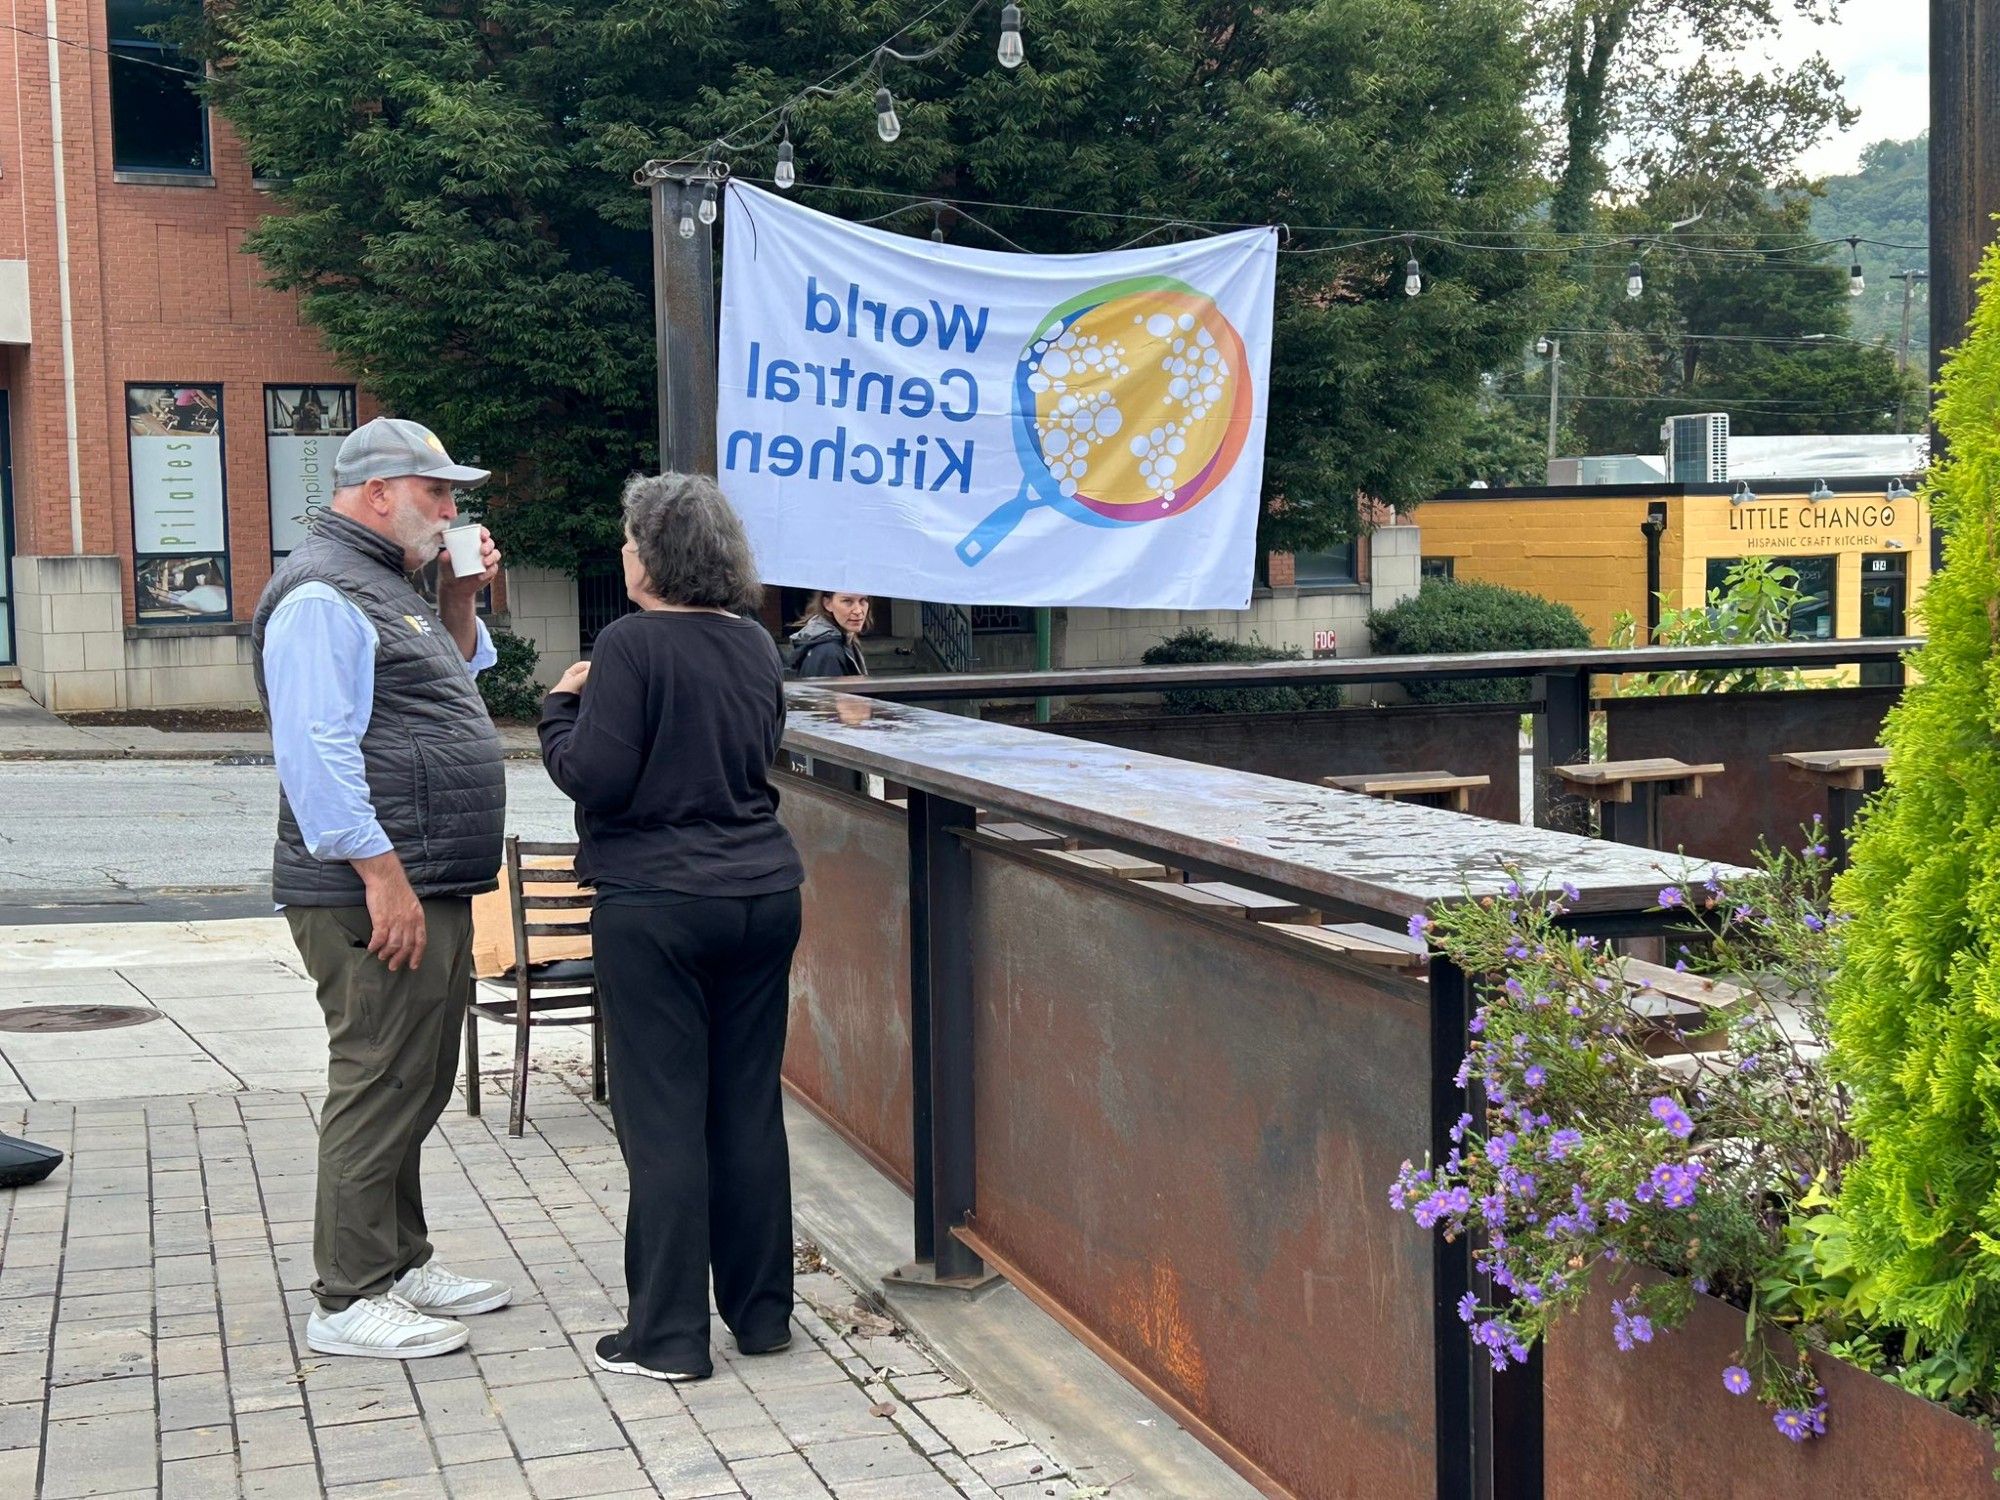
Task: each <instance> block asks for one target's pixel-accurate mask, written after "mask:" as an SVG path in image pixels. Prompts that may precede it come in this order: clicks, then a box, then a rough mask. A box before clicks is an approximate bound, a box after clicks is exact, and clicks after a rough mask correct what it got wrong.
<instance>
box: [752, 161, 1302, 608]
mask: <svg viewBox="0 0 2000 1500" xmlns="http://www.w3.org/2000/svg"><path fill="white" fill-rule="evenodd" d="M728 195H729V204H728V220H727V228H728V234H727V236H726V240H725V244H724V252H723V274H722V327H721V334H720V347H719V350H718V366H719V382H720V395H719V400H718V409H717V434H716V440H717V455H716V457H717V463H718V467H719V471H720V476H721V481H722V487H723V489H724V491H725V492H726V493H727V494H728V496H729V498H730V500H731V502H732V503H733V504H734V505H735V506H736V509H737V510H738V512H739V513H740V514H741V515H742V517H743V522H744V525H745V527H746V528H747V529H748V530H749V533H750V540H751V543H752V544H753V545H754V546H755V548H756V551H757V561H758V567H759V571H760V572H761V573H762V575H763V578H764V581H765V582H766V583H771V584H783V585H787V586H790V587H795V588H813V589H836V590H841V591H843V592H850V593H866V594H876V595H884V594H886V595H895V596H897V597H900V598H907V599H931V600H937V601H940V602H947V603H954V604H1015V605H1103V606H1110V607H1114V608H1124V609H1241V608H1244V607H1245V606H1246V605H1248V604H1249V602H1250V587H1251V581H1252V575H1253V569H1254V557H1255V546H1256V531H1257V516H1258V510H1259V504H1260V495H1261V491H1262V485H1263V474H1264V418H1265V399H1266V379H1267V374H1268V371H1269V367H1270V349H1271V301H1272V292H1273V288H1274V284H1275V279H1276V271H1277V234H1276V231H1275V230H1268V229H1256V230H1247V231H1244V232H1242V233H1238V234H1229V235H1221V236H1217V237H1215V238H1213V239H1206V240H1200V241H1196V242H1193V243H1190V244H1181V245H1163V246H1158V247H1155V248H1151V249H1144V250H1120V251H1110V252H1106V253H1103V254H1096V255H1014V254H1006V253H1001V252H996V251H990V250H968V249H961V248H959V247H956V246H949V245H941V244H936V243H933V242H932V241H930V240H927V239H913V238H909V237H906V236H904V235H899V234H890V233H887V232H884V231H882V230H876V229H865V228H859V227H856V226H854V225H851V224H847V223H845V222H843V221H841V220H839V219H834V218H830V217H828V216H827V215H825V214H819V213H815V212H813V211H812V210H810V209H806V208H801V207H799V206H798V205H797V204H794V203H791V202H789V201H787V200H786V199H784V198H781V197H779V196H777V195H776V194H773V193H767V192H763V191H761V190H759V189H757V188H752V187H747V186H745V185H744V184H742V183H736V182H732V183H731V184H729V188H728Z"/></svg>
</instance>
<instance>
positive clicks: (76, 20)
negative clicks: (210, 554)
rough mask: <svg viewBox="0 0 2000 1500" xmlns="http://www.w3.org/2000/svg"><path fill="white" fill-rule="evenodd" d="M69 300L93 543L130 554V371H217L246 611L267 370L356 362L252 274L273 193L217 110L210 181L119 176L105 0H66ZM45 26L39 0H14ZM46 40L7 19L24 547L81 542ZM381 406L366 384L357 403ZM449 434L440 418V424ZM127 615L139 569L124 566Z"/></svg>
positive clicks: (151, 377) (238, 598) (11, 382)
mask: <svg viewBox="0 0 2000 1500" xmlns="http://www.w3.org/2000/svg"><path fill="white" fill-rule="evenodd" d="M56 13H57V18H58V19H57V26H58V31H59V34H60V35H62V36H63V37H65V38H68V39H71V40H74V41H78V42H82V43H85V44H87V45H88V46H89V47H90V48H92V49H96V50H92V51H81V50H78V49H76V48H71V47H63V48H60V49H59V51H60V54H61V55H60V57H59V59H58V62H59V65H60V68H61V83H62V102H63V130H64V158H63V159H64V164H65V169H66V173H67V191H66V194H65V196H66V199H67V206H68V215H69V252H70V305H71V318H72V327H73V340H74V351H75V387H76V415H77V435H78V461H79V481H80V489H81V493H82V498H83V550H84V551H85V552H87V553H107V552H117V553H120V554H122V555H125V556H128V557H129V556H130V554H131V548H132V511H131V495H130V489H129V484H130V479H129V475H128V471H127V464H126V447H125V424H124V415H123V413H124V398H125V384H126V382H127V381H141V382H159V383H167V382H173V383H185V384H195V383H204V382H209V383H213V382H219V383H220V384H221V385H222V387H223V430H224V456H225V463H226V471H225V472H226V483H227V487H228V506H229V543H230V553H231V574H232V579H231V583H232V588H233V594H234V601H235V614H236V618H237V619H239V620H242V619H248V618H249V615H250V612H251V610H252V609H253V608H254V607H255V604H256V600H257V595H258V592H259V590H261V589H262V588H263V585H264V582H265V580H266V578H267V577H268V576H269V572H270V510H269V497H268V493H267V489H266V481H265V463H264V414H263V413H264V385H265V384H266V383H267V382H269V383H273V384H291V383H295V382H298V383H308V382H322V383H330V382H335V381H341V380H344V379H347V378H348V377H346V376H345V375H344V373H343V372H342V371H341V369H340V368H339V367H338V366H337V365H336V364H335V363H334V362H333V360H332V359H331V357H330V356H328V354H327V353H326V352H325V350H324V349H322V348H321V347H320V344H319V341H318V338H317V336H316V335H315V334H314V333H313V331H312V330H311V329H310V328H308V327H306V326H305V325H304V324H303V323H302V322H301V321H300V318H299V313H298V306H297V302H296V299H294V298H293V297H292V296H290V295H289V294H286V295H280V294H279V293H276V292H273V291H270V290H269V289H267V288H265V287H263V286H262V285H261V284H260V281H261V270H260V267H259V265H258V263H257V261H256V260H255V258H254V257H251V256H248V255H245V254H243V253H242V249H241V246H242V242H243V238H244V236H245V235H246V234H247V233H248V232H249V231H250V230H251V229H252V228H254V227H255V226H256V224H257V222H258V220H259V219H260V218H262V216H263V215H264V214H265V213H267V212H269V211H271V208H272V202H271V200H270V199H269V198H268V197H266V196H265V195H264V194H261V193H259V192H257V191H256V190H255V189H254V188H252V187H251V185H250V170H249V165H248V163H247V161H246V160H245V158H244V153H243V150H242V147H241V146H240V145H239V144H238V143H237V142H236V140H235V138H234V137H233V136H232V135H231V134H230V133H229V130H228V127H227V126H225V125H224V124H223V123H222V122H221V121H220V120H219V119H215V118H213V117H211V119H210V124H209V129H210V137H211V143H212V144H211V157H212V162H213V170H214V175H215V182H216V185H215V186H214V187H212V188H210V187H192V186H174V187H154V186H149V185H140V184H134V183H120V182H115V181H113V178H112V172H113V168H112V151H111V101H110V85H109V75H108V72H107V66H106V64H107V59H106V58H105V56H104V55H103V50H102V49H103V48H104V47H105V45H106V43H107V35H106V26H105V12H104V5H103V3H102V0H57V4H56ZM18 14H19V15H20V16H22V17H25V18H26V20H27V21H28V22H31V23H32V29H33V30H36V31H40V30H41V28H42V25H43V11H42V8H41V7H39V6H37V7H34V8H33V9H32V13H31V12H30V11H28V10H22V11H20V12H18ZM48 51H49V49H48V46H47V44H46V43H45V42H42V41H38V40H35V39H33V38H30V37H25V36H22V35H20V34H18V33H11V32H0V66H4V67H6V68H7V69H8V70H9V72H10V73H11V76H12V78H13V82H14V87H13V88H12V89H11V90H9V89H5V88H3V87H0V257H5V258H14V259H19V258H25V259H26V260H27V261H28V276H29V301H30V307H31V311H32V316H33V330H34V343H33V346H32V348H31V349H28V350H19V349H16V350H14V351H11V352H12V355H13V357H12V358H11V359H9V360H8V361H7V362H6V365H5V375H6V379H7V383H8V387H9V392H10V396H11V399H12V402H13V413H12V415H13V438H14V484H15V514H16V528H17V532H18V536H17V539H16V550H17V551H19V552H21V553H24V554H36V553H63V552H69V551H71V550H72V546H71V530H70V486H69V458H68V448H67V437H66V429H65V422H64V393H63V359H62V324H61V299H60V295H59V290H58V282H57V254H56V244H57V234H56V205H55V182H54V159H53V157H54V153H53V151H52V149H51V135H52V132H51V131H50V129H49V122H50V104H49V98H50V89H49V56H48ZM372 415H374V408H373V407H372V405H371V404H370V403H369V401H368V399H367V397H366V395H365V393H364V395H363V398H362V409H361V416H362V418H363V419H364V420H365V419H366V418H367V417H369V416H372ZM448 436H449V435H448V434H447V437H448ZM125 588H126V610H127V618H128V619H129V618H130V611H131V577H130V572H129V569H128V571H127V576H126V580H125Z"/></svg>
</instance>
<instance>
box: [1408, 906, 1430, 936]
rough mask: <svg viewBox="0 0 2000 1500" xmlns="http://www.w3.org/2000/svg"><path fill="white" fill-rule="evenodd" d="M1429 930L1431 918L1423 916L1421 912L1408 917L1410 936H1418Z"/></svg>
mask: <svg viewBox="0 0 2000 1500" xmlns="http://www.w3.org/2000/svg"><path fill="white" fill-rule="evenodd" d="M1430 930H1431V919H1430V918H1429V917H1427V916H1425V915H1424V914H1423V913H1422V912H1418V913H1417V914H1416V915H1415V916H1414V917H1412V918H1410V936H1411V937H1413V938H1420V937H1422V936H1423V935H1424V934H1425V933H1427V932H1429V931H1430Z"/></svg>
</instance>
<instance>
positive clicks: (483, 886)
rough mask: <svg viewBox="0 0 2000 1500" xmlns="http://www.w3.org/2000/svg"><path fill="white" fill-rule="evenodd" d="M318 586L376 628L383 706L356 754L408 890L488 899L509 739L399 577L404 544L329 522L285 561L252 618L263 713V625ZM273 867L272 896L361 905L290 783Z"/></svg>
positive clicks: (332, 518) (350, 874) (342, 520)
mask: <svg viewBox="0 0 2000 1500" xmlns="http://www.w3.org/2000/svg"><path fill="white" fill-rule="evenodd" d="M313 581H317V582H321V583H326V584H330V585H332V586H333V587H334V588H336V589H338V590H339V591H340V592H341V593H342V594H344V595H345V596H346V597H347V598H349V599H351V600H353V601H354V603H355V604H356V605H358V606H359V607H360V609H361V612H362V613H363V614H365V615H366V616H367V617H368V620H369V623H370V624H372V625H373V626H374V627H375V635H376V646H375V698H374V702H373V705H372V706H371V708H370V710H369V719H368V729H367V732H366V733H365V734H363V735H362V736H361V759H362V764H363V767H364V769H365V771H366V774H367V777H368V793H369V798H370V800H371V801H372V802H373V803H374V805H375V818H376V821H377V822H379V823H380V824H381V825H382V831H383V832H384V833H385V834H387V835H388V837H389V842H390V843H391V844H393V845H394V846H395V850H396V855H397V857H398V858H399V859H401V860H402V862H403V870H404V872H405V873H406V874H407V875H408V876H409V878H410V886H411V888H412V889H413V890H415V891H416V893H417V895H418V896H420V897H425V898H429V897H437V896H472V895H476V894H477V893H478V892H480V891H490V890H492V889H493V887H494V884H495V882H496V877H497V875H498V873H499V869H500V842H501V837H502V833H503V831H504V828H505V824H506V819H507V779H506V772H505V769H504V766H503V762H502V758H501V749H500V734H499V731H498V730H496V729H495V728H494V727H493V719H492V717H491V716H490V715H489V714H488V713H487V712H486V704H485V702H484V700H482V699H481V698H480V696H479V689H478V687H477V685H475V684H474V682H473V680H472V674H471V673H470V672H468V671H466V669H465V658H464V657H463V656H462V655H460V653H459V649H458V643H457V642H456V641H454V640H453V639H452V638H451V634H450V632H449V631H447V630H446V629H445V628H444V624H443V622H442V621H440V620H439V619H438V617H437V612H436V611H435V610H433V609H432V608H431V606H430V605H429V604H428V603H426V602H425V600H424V598H423V596H422V595H421V594H419V593H418V592H417V591H416V588H415V587H414V586H413V585H412V584H411V582H410V579H409V577H408V576H407V575H406V574H405V573H404V572H403V549H402V547H401V546H399V545H398V544H397V543H395V542H394V541H391V540H390V539H389V538H387V537H384V536H380V535H378V534H377V533H375V532H373V531H370V530H369V529H368V528H367V527H365V526H362V525H360V524H358V523H356V522H354V521H350V520H348V519H347V518H346V517H345V516H338V515H333V514H327V515H323V516H321V517H320V519H319V522H318V524H317V527H316V528H315V530H314V531H313V533H312V535H311V536H309V537H307V538H306V540H305V541H304V542H303V543H301V544H300V546H299V547H298V549H297V550H296V551H294V552H293V553H292V554H291V556H289V557H287V558H286V559H285V560H284V561H283V562H282V563H280V564H279V565H278V571H277V572H276V573H274V574H273V575H272V577H271V582H270V583H269V584H268V585H267V586H266V587H265V589H264V596H263V598H261V599H259V600H258V601H257V612H256V614H255V615H254V616H253V617H252V618H251V621H250V639H251V642H252V644H253V645H254V646H255V648H256V672H257V695H258V697H259V698H260V699H262V700H263V703H264V712H265V714H266V715H267V716H268V715H269V713H270V711H271V700H270V694H269V692H268V691H267V690H266V688H265V684H264V631H265V628H266V626H267V625H268V624H269V623H270V619H271V612H272V611H273V610H275V609H276V608H277V607H278V603H279V601H280V600H282V599H283V598H284V597H285V595H286V594H288V593H290V592H291V591H292V590H293V589H295V588H297V587H298V586H299V585H300V584H302V583H307V582H313ZM271 864H272V868H271V896H272V899H273V900H275V901H276V902H278V903H279V904H280V905H282V906H361V905H365V904H366V901H367V893H366V890H365V889H364V887H363V886H362V884H361V877H360V876H359V875H357V874H355V873H354V866H353V865H351V864H349V863H348V862H347V861H345V860H322V859H316V858H314V856H313V854H312V852H311V851H310V850H308V849H307V848H306V843H305V838H304V836H303V835H302V834H301V833H300V832H299V825H298V820H297V819H296V818H295V817H293V815H292V807H291V803H290V802H289V801H288V800H287V799H286V797H285V794H284V790H283V788H282V787H280V789H279V792H278V840H277V844H276V846H275V848H274V849H273V851H272V861H271Z"/></svg>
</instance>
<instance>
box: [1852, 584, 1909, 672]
mask: <svg viewBox="0 0 2000 1500" xmlns="http://www.w3.org/2000/svg"><path fill="white" fill-rule="evenodd" d="M1909 578H1910V566H1909V562H1908V560H1907V559H1906V558H1905V557H1904V555H1903V554H1902V553H1900V552H1870V553H1867V554H1866V555H1864V556H1863V557H1862V559H1861V638H1862V639H1863V640H1864V641H1867V640H1883V639H1887V638H1890V637H1893V636H1899V635H1902V634H1903V633H1904V632H1905V630H1906V629H1907V628H1908V623H1909ZM1902 680H1903V664H1902V663H1901V662H1898V661H1865V662H1863V663H1862V664H1861V683H1862V686H1864V687H1874V686H1889V687H1894V686H1896V685H1897V684H1899V683H1901V682H1902Z"/></svg>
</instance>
